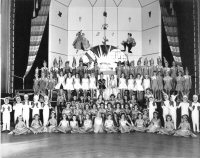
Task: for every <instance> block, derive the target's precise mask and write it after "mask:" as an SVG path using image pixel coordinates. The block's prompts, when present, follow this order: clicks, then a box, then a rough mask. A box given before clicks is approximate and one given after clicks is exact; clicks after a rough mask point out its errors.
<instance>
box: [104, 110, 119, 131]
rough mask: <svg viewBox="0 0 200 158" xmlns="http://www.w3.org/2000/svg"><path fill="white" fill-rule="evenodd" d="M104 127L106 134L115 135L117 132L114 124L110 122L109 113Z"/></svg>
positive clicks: (110, 116)
mask: <svg viewBox="0 0 200 158" xmlns="http://www.w3.org/2000/svg"><path fill="white" fill-rule="evenodd" d="M104 127H105V131H106V132H107V133H116V132H117V128H116V127H115V126H114V122H113V120H112V115H111V114H110V113H108V116H107V119H106V121H105V124H104Z"/></svg>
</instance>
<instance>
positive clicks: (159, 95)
mask: <svg viewBox="0 0 200 158" xmlns="http://www.w3.org/2000/svg"><path fill="white" fill-rule="evenodd" d="M156 80H157V91H156V97H157V100H158V101H161V100H162V91H163V77H162V73H161V71H158V72H157V76H156Z"/></svg>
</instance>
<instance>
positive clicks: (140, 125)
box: [134, 113, 147, 132]
mask: <svg viewBox="0 0 200 158" xmlns="http://www.w3.org/2000/svg"><path fill="white" fill-rule="evenodd" d="M134 130H135V131H138V132H146V130H147V129H146V127H145V121H144V120H143V115H142V113H138V118H137V119H136V121H135V128H134Z"/></svg>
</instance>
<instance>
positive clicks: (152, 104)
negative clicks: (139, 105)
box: [147, 96, 157, 120]
mask: <svg viewBox="0 0 200 158" xmlns="http://www.w3.org/2000/svg"><path fill="white" fill-rule="evenodd" d="M147 108H148V110H149V120H152V119H153V114H154V112H155V111H156V109H157V104H156V102H155V99H154V98H153V96H152V97H150V98H149V102H148V105H147Z"/></svg>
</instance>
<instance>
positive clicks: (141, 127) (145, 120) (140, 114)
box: [1, 94, 200, 137]
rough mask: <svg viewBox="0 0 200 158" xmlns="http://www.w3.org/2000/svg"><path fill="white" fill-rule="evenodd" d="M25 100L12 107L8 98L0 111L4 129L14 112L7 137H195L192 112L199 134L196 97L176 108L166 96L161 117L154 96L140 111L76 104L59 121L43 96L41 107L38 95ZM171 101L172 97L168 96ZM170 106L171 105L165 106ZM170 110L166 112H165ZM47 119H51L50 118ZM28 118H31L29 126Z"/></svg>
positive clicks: (116, 105) (127, 106) (135, 107)
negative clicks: (178, 111)
mask: <svg viewBox="0 0 200 158" xmlns="http://www.w3.org/2000/svg"><path fill="white" fill-rule="evenodd" d="M24 98H25V100H24V101H23V102H21V100H20V97H17V98H16V100H17V103H16V104H15V105H14V107H12V106H11V105H10V104H9V99H8V98H5V100H4V102H5V104H3V105H2V108H1V112H2V113H3V130H6V129H7V130H10V121H11V120H10V112H11V111H12V109H13V110H14V111H15V113H14V114H15V119H16V122H15V124H16V125H15V129H14V130H12V131H11V132H10V133H9V134H15V135H21V134H28V133H34V134H37V133H43V132H49V133H52V132H61V133H92V132H94V133H117V132H120V133H130V132H134V131H138V132H150V133H157V134H166V135H173V136H184V137H189V136H192V137H196V135H195V134H194V133H192V130H191V128H190V123H189V112H188V111H189V110H191V112H192V115H191V116H192V125H193V131H194V132H199V110H200V104H199V102H198V96H197V95H194V96H193V102H192V103H191V105H190V104H189V103H188V102H187V96H184V97H183V101H182V102H181V103H180V104H179V105H176V103H175V102H174V103H172V102H171V101H170V100H169V97H168V96H167V95H166V94H165V97H164V98H165V100H164V102H163V104H162V110H163V112H162V116H161V115H160V113H159V112H158V111H157V110H156V109H157V105H156V103H155V102H154V98H153V96H151V97H149V103H148V106H147V109H146V108H144V109H139V107H138V104H129V103H123V104H121V103H120V102H115V103H114V104H112V103H111V102H108V103H107V104H106V105H105V102H103V101H102V102H100V103H98V101H97V102H96V103H92V104H88V103H86V104H82V105H81V104H80V103H78V102H77V103H75V104H74V105H71V104H70V103H66V108H64V109H63V110H62V117H61V119H57V115H56V113H57V112H56V108H55V109H53V108H52V107H51V104H50V102H49V100H48V96H45V99H44V102H43V103H42V104H41V103H40V102H39V101H38V96H37V95H35V96H34V101H33V103H32V104H31V103H30V101H28V99H27V95H25V96H24ZM171 99H172V101H173V99H174V96H171ZM168 103H170V105H168ZM30 108H31V109H32V116H28V120H27V116H26V115H27V114H26V113H25V112H27V109H28V110H29V109H30ZM177 108H181V122H180V125H179V126H177V125H176V119H177V117H178V116H174V115H175V113H174V109H175V111H176V109H177ZM40 109H42V110H43V113H42V116H41V117H42V118H43V119H42V120H43V121H41V119H40V112H39V110H40ZM168 110H169V111H168ZM49 116H50V117H49ZM161 117H163V118H164V120H165V121H164V126H162V125H161V120H160V118H161ZM29 118H32V119H31V120H32V121H31V124H30V125H29Z"/></svg>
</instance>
